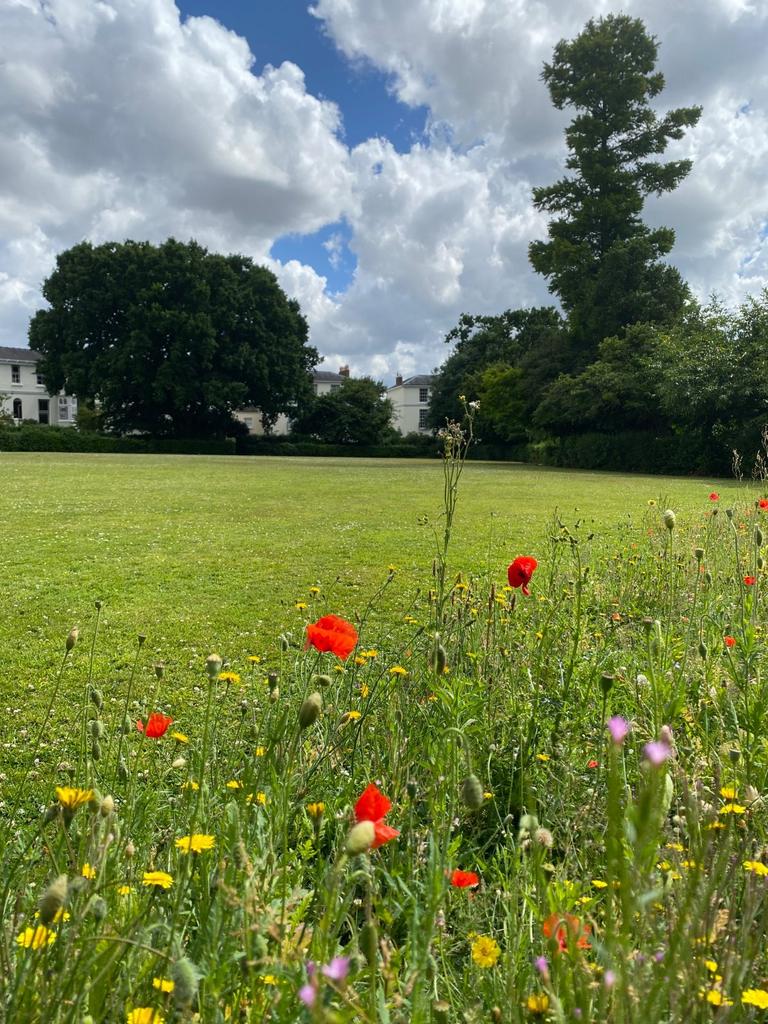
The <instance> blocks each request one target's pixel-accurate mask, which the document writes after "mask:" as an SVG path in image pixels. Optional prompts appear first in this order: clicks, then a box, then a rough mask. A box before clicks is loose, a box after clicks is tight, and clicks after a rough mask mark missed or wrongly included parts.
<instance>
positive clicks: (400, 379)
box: [395, 373, 403, 388]
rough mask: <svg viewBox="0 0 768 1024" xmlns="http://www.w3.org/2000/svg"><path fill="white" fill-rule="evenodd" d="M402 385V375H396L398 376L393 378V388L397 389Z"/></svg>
mask: <svg viewBox="0 0 768 1024" xmlns="http://www.w3.org/2000/svg"><path fill="white" fill-rule="evenodd" d="M402 383H403V375H402V373H398V375H397V376H396V377H395V387H396V388H399V387H400V385H401V384H402Z"/></svg>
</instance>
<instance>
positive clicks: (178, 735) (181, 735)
mask: <svg viewBox="0 0 768 1024" xmlns="http://www.w3.org/2000/svg"><path fill="white" fill-rule="evenodd" d="M171 739H172V740H176V742H177V743H189V736H187V734H186V733H185V732H172V733H171Z"/></svg>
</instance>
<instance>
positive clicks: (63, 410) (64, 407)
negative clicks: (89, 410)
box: [59, 397, 69, 423]
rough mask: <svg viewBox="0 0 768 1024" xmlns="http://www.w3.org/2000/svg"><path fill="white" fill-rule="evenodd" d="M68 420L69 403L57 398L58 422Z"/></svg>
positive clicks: (64, 399)
mask: <svg viewBox="0 0 768 1024" xmlns="http://www.w3.org/2000/svg"><path fill="white" fill-rule="evenodd" d="M68 419H69V402H68V401H67V399H66V398H63V397H62V398H59V422H60V423H61V422H62V421H64V420H68Z"/></svg>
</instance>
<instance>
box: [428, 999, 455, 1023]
mask: <svg viewBox="0 0 768 1024" xmlns="http://www.w3.org/2000/svg"><path fill="white" fill-rule="evenodd" d="M450 1012H451V1004H450V1003H446V1001H445V1000H444V999H438V1000H437V1001H436V1002H434V1003H432V1015H433V1016H434V1018H435V1021H436V1024H448V1021H449V1019H450V1018H449V1016H448V1014H449V1013H450Z"/></svg>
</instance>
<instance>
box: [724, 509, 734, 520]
mask: <svg viewBox="0 0 768 1024" xmlns="http://www.w3.org/2000/svg"><path fill="white" fill-rule="evenodd" d="M725 514H726V515H727V516H728V518H729V519H733V509H732V508H727V509H726V510H725Z"/></svg>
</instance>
